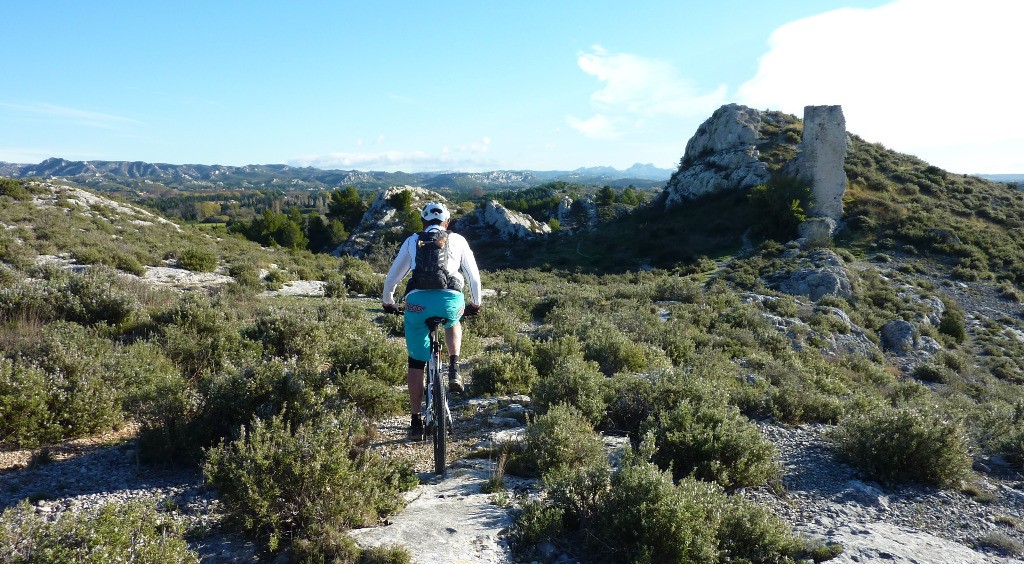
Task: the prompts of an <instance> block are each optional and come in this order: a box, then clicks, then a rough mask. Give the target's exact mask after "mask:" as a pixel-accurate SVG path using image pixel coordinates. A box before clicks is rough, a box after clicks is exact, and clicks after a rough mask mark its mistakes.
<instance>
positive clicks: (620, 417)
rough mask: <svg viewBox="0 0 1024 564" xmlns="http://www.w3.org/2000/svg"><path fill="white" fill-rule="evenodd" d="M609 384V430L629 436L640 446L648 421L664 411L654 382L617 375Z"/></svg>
mask: <svg viewBox="0 0 1024 564" xmlns="http://www.w3.org/2000/svg"><path fill="white" fill-rule="evenodd" d="M605 384H606V386H605V387H606V397H605V403H606V405H607V409H606V412H607V415H606V422H605V426H606V427H607V428H608V429H610V430H612V431H619V432H626V433H629V436H630V437H631V438H632V439H633V440H634V441H636V442H639V440H640V428H641V426H642V425H643V423H644V421H647V418H648V417H651V416H652V415H655V414H656V413H657V411H658V410H659V409H660V407H659V405H658V403H659V402H658V399H659V398H658V397H657V395H656V393H657V392H656V391H655V384H654V382H653V381H652V379H651V378H649V377H647V376H641V375H638V374H616V375H615V376H612V377H611V378H609V379H608V380H607V381H606V382H605Z"/></svg>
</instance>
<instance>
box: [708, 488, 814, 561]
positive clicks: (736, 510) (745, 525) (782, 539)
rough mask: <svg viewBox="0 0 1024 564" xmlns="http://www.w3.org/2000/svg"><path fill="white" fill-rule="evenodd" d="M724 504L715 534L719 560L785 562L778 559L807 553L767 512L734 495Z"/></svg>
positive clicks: (774, 517)
mask: <svg viewBox="0 0 1024 564" xmlns="http://www.w3.org/2000/svg"><path fill="white" fill-rule="evenodd" d="M724 505H725V507H724V509H725V510H724V511H723V512H722V524H721V528H720V530H719V532H718V538H719V545H718V546H719V550H720V551H721V553H722V556H723V557H724V558H723V560H726V559H727V558H730V557H732V558H738V559H742V560H741V561H745V562H780V561H781V562H785V561H787V560H789V559H788V558H781V559H780V556H782V557H785V556H790V557H793V556H796V555H802V554H803V553H805V552H807V548H808V547H807V546H806V545H805V544H804V542H802V541H801V540H800V539H798V538H797V537H795V536H794V535H793V532H792V530H791V529H790V528H789V525H787V524H786V522H785V521H783V520H782V519H780V518H779V517H778V516H777V515H776V514H775V513H773V512H772V511H771V510H770V509H768V508H766V507H764V506H762V505H760V504H757V503H755V502H752V501H749V500H746V499H744V498H742V497H738V496H736V497H730V498H729V499H728V502H727V503H725V504H724ZM790 561H791V560H790ZM816 561H817V560H816Z"/></svg>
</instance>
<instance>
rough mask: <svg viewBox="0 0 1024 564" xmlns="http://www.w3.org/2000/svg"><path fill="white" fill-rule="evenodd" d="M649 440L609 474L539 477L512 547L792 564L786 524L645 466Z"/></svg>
mask: <svg viewBox="0 0 1024 564" xmlns="http://www.w3.org/2000/svg"><path fill="white" fill-rule="evenodd" d="M653 452H654V443H653V437H649V438H647V439H645V440H644V441H643V442H642V443H641V445H640V447H639V449H638V451H637V452H635V453H627V454H626V456H625V457H624V458H623V461H622V465H621V467H620V468H619V469H618V470H616V471H614V472H612V471H611V468H610V466H609V464H608V461H607V460H603V461H594V462H592V463H590V464H588V465H586V466H559V467H558V468H557V469H555V470H553V471H551V472H549V473H548V474H546V475H545V477H544V484H545V486H546V487H547V489H548V495H547V498H546V499H545V500H544V501H542V502H535V503H531V504H527V505H526V506H524V510H523V511H522V512H521V513H520V514H519V515H518V517H517V520H516V522H515V524H514V525H513V527H512V537H513V541H514V544H515V546H516V548H517V550H518V551H519V552H520V553H525V552H526V549H527V548H528V547H529V545H531V544H534V543H537V542H542V541H545V540H560V541H565V542H566V543H567V544H570V545H572V546H578V547H582V548H583V549H584V550H586V551H587V553H588V554H589V555H592V556H593V557H594V559H595V560H599V561H615V562H716V561H722V562H724V561H729V562H792V561H794V560H796V559H797V557H800V556H803V555H804V553H805V551H804V549H803V546H802V544H803V543H802V542H801V541H799V540H798V539H796V538H795V537H794V536H793V534H792V533H791V532H790V531H789V530H788V529H787V527H786V525H785V523H783V522H782V521H781V520H780V519H779V518H777V517H775V516H774V515H772V514H771V513H770V512H769V511H767V510H765V509H763V508H761V507H759V506H757V505H756V504H754V503H752V502H746V501H743V500H740V499H735V498H731V497H730V496H728V495H726V494H725V493H724V491H723V490H722V488H721V486H719V485H717V484H713V483H708V482H703V481H700V480H696V479H693V478H689V477H687V478H683V479H682V480H680V481H679V482H678V484H676V483H674V482H673V480H672V476H671V475H670V474H669V473H668V472H667V471H662V470H659V469H658V468H657V467H656V466H654V465H653V464H651V463H649V462H646V460H647V458H648V457H649V456H650V455H651V454H652V453H653Z"/></svg>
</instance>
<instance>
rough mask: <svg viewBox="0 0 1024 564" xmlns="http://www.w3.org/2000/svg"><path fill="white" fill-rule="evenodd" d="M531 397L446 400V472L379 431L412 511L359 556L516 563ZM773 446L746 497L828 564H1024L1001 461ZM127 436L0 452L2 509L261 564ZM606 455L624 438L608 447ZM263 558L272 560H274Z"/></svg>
mask: <svg viewBox="0 0 1024 564" xmlns="http://www.w3.org/2000/svg"><path fill="white" fill-rule="evenodd" d="M525 406H528V398H526V397H522V396H520V397H515V398H502V399H494V398H489V399H473V400H460V401H457V402H455V403H454V405H453V407H454V412H455V415H456V417H457V422H456V439H455V440H454V441H453V443H452V444H451V445H450V449H451V450H450V457H451V458H453V460H452V462H451V463H450V464H449V467H448V470H447V471H446V472H445V474H444V475H443V476H438V475H435V474H433V472H432V471H431V468H432V459H431V456H432V454H431V453H432V451H431V447H430V443H429V441H417V440H410V439H408V438H407V437H406V430H405V429H406V425H407V421H406V419H405V417H396V418H391V419H386V420H383V421H380V422H378V434H377V436H376V437H375V439H374V442H373V445H372V448H376V449H379V450H380V451H381V452H382V453H384V454H385V455H386V456H397V457H402V458H405V459H407V460H409V461H411V462H412V463H413V464H414V466H415V468H416V470H417V471H418V472H419V476H420V481H421V484H420V485H419V486H418V487H416V488H415V489H413V490H412V491H410V492H407V494H406V500H407V502H408V505H407V506H406V507H405V509H404V510H402V511H401V512H399V513H398V514H396V515H392V516H390V517H389V518H388V519H387V520H386V521H385V522H384V523H382V524H381V525H380V526H378V527H372V528H366V529H360V530H356V531H353V532H352V536H353V537H354V538H355V539H356V541H357V542H358V543H359V544H360V545H362V546H366V547H369V546H380V545H394V544H400V545H404V546H406V547H407V548H409V550H410V551H411V552H412V554H413V559H414V561H415V562H467V563H468V562H486V563H491V562H514V561H516V560H515V557H514V555H513V553H512V552H511V550H510V549H509V546H508V542H507V539H506V538H505V537H504V536H503V532H504V531H505V530H506V529H507V527H509V526H510V525H511V523H512V520H513V515H514V503H513V502H514V501H515V500H516V499H517V498H521V497H525V496H531V495H532V496H536V495H537V494H538V493H539V487H538V485H537V482H536V481H535V480H526V479H521V478H517V477H515V476H510V475H507V476H505V486H506V490H505V492H503V493H497V494H492V493H486V492H485V491H484V487H485V484H486V483H487V482H488V481H489V480H490V479H491V478H492V477H493V476H494V474H495V472H496V461H495V460H494V457H493V455H491V454H490V453H492V452H493V451H494V447H495V446H500V444H501V442H502V441H503V440H508V439H509V438H511V437H514V436H515V435H516V434H518V433H520V432H521V430H522V429H523V428H524V426H523V423H522V419H523V416H524V414H525ZM759 427H760V429H761V431H762V433H763V434H764V435H765V436H766V437H767V438H768V439H770V440H771V442H772V443H773V444H775V445H776V447H777V448H778V449H779V452H780V456H781V459H782V464H783V468H784V469H785V474H784V477H783V489H784V491H782V492H780V491H777V490H773V489H771V488H768V487H767V486H765V487H759V488H748V489H747V490H746V491H744V492H742V495H744V496H747V497H748V498H750V499H753V500H755V501H758V502H759V503H763V504H766V505H767V506H769V507H771V508H772V509H773V510H774V511H775V512H776V513H777V514H779V515H780V516H782V517H783V518H784V519H785V520H786V521H787V522H788V523H790V524H791V525H792V526H793V527H794V530H796V531H797V532H798V533H800V534H803V535H805V536H807V537H810V538H815V539H818V540H821V541H824V542H827V543H839V544H841V545H842V546H843V552H842V554H840V555H839V557H837V558H836V559H834V560H832V562H837V563H848V562H872V561H888V562H903V563H914V562H922V563H924V562H927V563H1009V562H1022V561H1024V560H1020V559H1017V558H1015V557H1013V556H1011V553H1010V552H1008V551H1007V550H1005V548H1006V547H1013V546H1018V547H1019V546H1021V545H1024V524H1022V517H1021V516H1022V515H1024V476H1021V475H1020V474H1019V473H1017V472H1016V471H1014V470H1013V469H1012V468H1011V467H1009V466H1008V465H1006V464H1005V463H1003V462H1002V461H999V460H989V461H986V463H985V464H983V465H979V466H978V467H977V468H976V469H977V470H979V472H978V474H977V476H978V481H977V483H976V484H975V488H976V489H977V490H978V491H980V492H982V493H980V494H979V493H975V494H974V495H973V497H972V495H968V494H966V493H961V492H956V491H942V490H936V489H932V488H912V487H903V488H897V489H887V488H884V487H883V486H881V485H879V484H876V483H873V482H869V481H865V480H863V479H862V478H861V477H860V476H859V475H858V473H857V471H856V470H855V469H853V468H852V467H849V466H847V465H845V464H842V463H840V462H838V461H837V460H836V459H835V458H834V456H833V455H832V453H831V451H830V450H829V448H828V447H827V445H826V444H825V442H824V440H823V439H822V432H823V431H824V429H825V427H824V426H805V427H782V426H778V425H774V424H771V423H767V422H761V423H760V424H759ZM126 435H127V433H123V434H122V435H120V436H113V437H108V438H106V440H104V441H99V442H96V441H92V442H91V443H90V442H88V441H85V442H82V441H80V442H78V444H69V445H65V446H64V447H61V448H55V449H53V450H52V451H51V453H52V454H51V458H52V460H51V461H49V462H45V463H40V462H38V461H36V462H34V463H33V464H32V465H29V463H30V462H32V461H30V460H29V458H30V456H31V453H30V452H28V451H17V452H6V453H2V454H0V509H6V508H8V507H12V506H13V505H15V504H16V503H17V502H18V501H19V500H21V499H24V498H28V499H29V500H31V501H32V502H33V504H34V506H35V508H36V511H37V512H38V513H42V514H47V515H50V516H54V517H55V516H57V515H59V514H60V513H63V512H67V511H74V510H76V509H78V508H83V507H95V506H98V505H101V504H104V503H108V502H111V501H127V500H130V499H140V498H156V499H160V500H164V501H163V503H162V504H161V506H162V507H163V508H165V509H170V510H173V512H174V514H175V515H177V516H178V517H179V518H181V519H183V520H185V521H187V522H189V523H191V524H192V525H194V526H196V527H199V528H200V529H203V530H206V531H207V534H206V535H204V536H203V538H201V539H200V540H195V541H192V542H191V544H192V548H193V549H194V550H196V551H198V552H199V554H200V556H201V561H202V562H204V563H220V562H261V561H266V559H265V558H261V556H260V555H259V552H258V549H257V547H256V546H255V545H254V544H253V543H252V542H251V541H248V540H246V539H244V538H241V537H238V536H236V535H233V534H231V533H230V532H228V531H225V530H223V529H222V528H221V526H220V520H221V515H220V508H219V504H218V502H217V499H216V496H215V494H214V492H213V491H211V490H210V489H208V488H207V487H205V486H204V485H203V484H202V478H201V476H200V474H199V472H198V471H196V470H180V469H178V470H175V469H158V468H152V467H149V466H145V465H140V464H139V463H138V461H137V452H136V450H135V445H134V441H133V440H132V439H131V438H130V436H126ZM608 443H609V444H610V445H617V446H615V447H610V448H621V447H622V445H623V441H622V440H621V439H619V440H616V439H615V438H610V440H609V441H608ZM542 549H543V550H542V553H541V555H534V557H533V558H537V559H538V561H550V562H573V561H576V559H575V558H574V556H575V555H573V554H572V553H571V547H559V546H552V545H547V546H545V547H542ZM270 561H274V562H277V561H281V560H280V559H278V560H270Z"/></svg>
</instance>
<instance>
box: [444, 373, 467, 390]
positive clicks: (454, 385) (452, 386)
mask: <svg viewBox="0 0 1024 564" xmlns="http://www.w3.org/2000/svg"><path fill="white" fill-rule="evenodd" d="M465 389H466V386H464V385H462V376H460V375H459V369H458V367H455V366H453V367H451V368H450V369H448V391H449V392H451V393H453V394H461V393H462V392H463V391H464V390H465Z"/></svg>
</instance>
